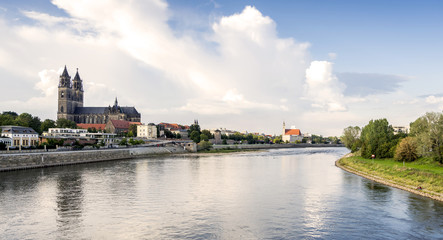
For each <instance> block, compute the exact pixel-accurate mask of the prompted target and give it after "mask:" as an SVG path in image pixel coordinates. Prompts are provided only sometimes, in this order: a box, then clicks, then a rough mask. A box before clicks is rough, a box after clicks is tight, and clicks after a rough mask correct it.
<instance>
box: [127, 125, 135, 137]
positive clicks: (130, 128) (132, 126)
mask: <svg viewBox="0 0 443 240" xmlns="http://www.w3.org/2000/svg"><path fill="white" fill-rule="evenodd" d="M128 133H132V136H133V137H137V125H136V124H131V125H129V131H128Z"/></svg>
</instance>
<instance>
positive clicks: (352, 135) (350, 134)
mask: <svg viewBox="0 0 443 240" xmlns="http://www.w3.org/2000/svg"><path fill="white" fill-rule="evenodd" d="M360 133H361V129H360V127H358V126H355V127H352V126H349V127H347V128H345V129H344V130H343V136H342V137H341V140H342V141H343V143H344V144H345V147H347V148H348V149H350V150H351V152H355V151H357V150H358V149H360V147H361V146H360V145H361V141H360Z"/></svg>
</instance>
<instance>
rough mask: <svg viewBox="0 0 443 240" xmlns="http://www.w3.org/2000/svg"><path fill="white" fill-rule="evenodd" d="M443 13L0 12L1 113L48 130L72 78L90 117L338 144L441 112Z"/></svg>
mask: <svg viewBox="0 0 443 240" xmlns="http://www.w3.org/2000/svg"><path fill="white" fill-rule="evenodd" d="M441 12H443V2H441V1H397V0H392V1H382V0H375V1H327V0H304V1H282V0H280V1H242V0H235V1H234V0H227V1H217V0H190V1H179V0H173V1H164V0H140V1H137V0H131V1H118V0H96V1H87V0H78V1H69V0H52V1H49V0H48V1H45V0H33V1H31V0H18V1H15V0H14V1H13V0H1V1H0V32H1V37H0V83H1V88H2V101H1V102H0V111H15V112H17V113H22V112H28V113H31V114H32V115H35V116H39V117H40V118H41V119H42V120H44V119H47V118H49V119H56V114H57V85H58V79H59V76H60V74H61V72H62V69H63V67H64V66H65V65H66V66H67V69H68V72H69V74H70V75H71V76H74V75H75V72H76V69H77V68H78V71H79V74H80V77H81V78H82V80H83V83H84V90H85V94H84V105H85V106H89V107H92V106H108V105H112V104H113V102H114V99H115V97H118V101H119V104H120V105H121V106H135V107H136V108H137V110H138V111H139V112H140V113H141V115H142V122H144V123H150V122H153V123H160V122H171V123H180V124H192V123H193V122H194V119H198V121H199V123H200V125H201V127H202V128H203V129H215V128H227V129H231V130H238V131H248V132H260V133H266V134H276V135H279V134H281V129H282V123H283V122H285V123H286V126H287V127H292V126H294V127H296V128H299V129H301V131H302V132H303V133H311V134H317V135H323V136H340V135H341V134H342V131H343V129H344V128H346V127H347V126H360V127H363V126H364V125H366V124H367V123H368V122H369V121H370V120H371V119H379V118H387V119H388V121H389V122H390V124H392V125H395V126H397V125H398V126H408V125H409V123H410V122H413V121H414V120H416V119H417V118H418V117H420V116H422V115H423V114H425V113H426V112H432V111H434V112H436V111H442V110H443V81H441V80H442V79H441V78H442V76H443V58H442V56H443V41H441V39H443V15H442V14H441Z"/></svg>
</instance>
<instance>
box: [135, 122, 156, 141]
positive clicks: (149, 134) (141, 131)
mask: <svg viewBox="0 0 443 240" xmlns="http://www.w3.org/2000/svg"><path fill="white" fill-rule="evenodd" d="M137 137H142V138H149V139H155V138H157V127H156V126H155V124H153V123H149V124H148V125H144V124H143V125H138V126H137Z"/></svg>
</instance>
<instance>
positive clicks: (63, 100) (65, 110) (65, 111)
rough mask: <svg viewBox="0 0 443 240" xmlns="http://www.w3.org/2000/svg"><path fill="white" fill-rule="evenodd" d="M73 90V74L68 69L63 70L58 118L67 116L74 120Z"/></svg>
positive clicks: (59, 85)
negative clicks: (70, 74)
mask: <svg viewBox="0 0 443 240" xmlns="http://www.w3.org/2000/svg"><path fill="white" fill-rule="evenodd" d="M72 98H73V91H72V84H71V76H69V74H68V70H66V65H65V69H64V70H63V73H62V75H61V76H60V81H59V84H58V110H57V119H60V118H65V119H68V120H71V121H72V120H74V119H73V116H72V115H71V114H73V113H74V110H75V106H74V103H73V101H72Z"/></svg>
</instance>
